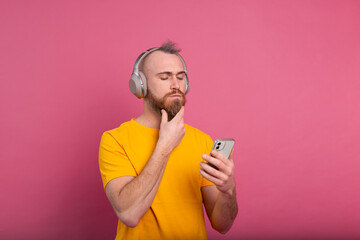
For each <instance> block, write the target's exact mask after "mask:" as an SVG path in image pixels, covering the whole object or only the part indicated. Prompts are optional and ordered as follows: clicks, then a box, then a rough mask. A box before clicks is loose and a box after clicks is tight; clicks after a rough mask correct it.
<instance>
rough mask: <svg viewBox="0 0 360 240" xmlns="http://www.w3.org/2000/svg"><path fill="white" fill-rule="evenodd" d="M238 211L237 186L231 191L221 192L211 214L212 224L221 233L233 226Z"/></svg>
mask: <svg viewBox="0 0 360 240" xmlns="http://www.w3.org/2000/svg"><path fill="white" fill-rule="evenodd" d="M237 212H238V206H237V201H236V191H235V188H234V189H233V191H231V194H229V193H226V194H225V193H223V192H219V194H218V196H217V199H216V202H215V205H214V209H213V211H212V214H211V225H212V227H213V228H214V229H216V230H217V231H219V232H221V233H226V232H227V231H229V229H230V228H231V226H232V224H233V222H234V220H235V217H236V215H237Z"/></svg>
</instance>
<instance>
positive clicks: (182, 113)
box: [173, 106, 185, 120]
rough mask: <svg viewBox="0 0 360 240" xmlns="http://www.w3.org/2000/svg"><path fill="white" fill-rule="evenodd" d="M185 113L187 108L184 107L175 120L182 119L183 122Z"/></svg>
mask: <svg viewBox="0 0 360 240" xmlns="http://www.w3.org/2000/svg"><path fill="white" fill-rule="evenodd" d="M184 112H185V108H184V106H182V107H181V108H180V111H179V112H178V113H177V114H176V115H175V117H174V118H173V120H175V119H176V120H177V119H182V120H184Z"/></svg>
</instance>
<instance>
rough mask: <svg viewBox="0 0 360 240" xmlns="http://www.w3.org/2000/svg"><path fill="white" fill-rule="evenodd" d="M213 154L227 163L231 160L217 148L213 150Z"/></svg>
mask: <svg viewBox="0 0 360 240" xmlns="http://www.w3.org/2000/svg"><path fill="white" fill-rule="evenodd" d="M211 156H213V157H214V158H216V159H219V160H221V161H222V162H223V163H224V164H225V165H227V164H228V162H229V159H227V158H226V157H225V156H224V155H223V154H222V153H220V152H218V151H216V150H212V151H211Z"/></svg>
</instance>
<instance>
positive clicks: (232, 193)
mask: <svg viewBox="0 0 360 240" xmlns="http://www.w3.org/2000/svg"><path fill="white" fill-rule="evenodd" d="M220 193H221V194H222V195H223V196H224V197H226V198H233V197H234V196H236V188H235V186H233V187H232V188H230V189H229V190H227V191H224V192H223V191H220Z"/></svg>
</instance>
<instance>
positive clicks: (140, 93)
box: [129, 47, 190, 98]
mask: <svg viewBox="0 0 360 240" xmlns="http://www.w3.org/2000/svg"><path fill="white" fill-rule="evenodd" d="M156 50H159V48H158V47H156V48H151V49H149V50H147V51H145V52H143V53H142V54H140V56H139V57H138V58H137V59H136V61H135V64H134V69H133V73H132V74H131V77H130V80H129V88H130V91H131V92H132V93H133V94H134V95H135V96H136V97H138V98H143V97H145V96H146V95H147V92H148V90H147V89H148V88H147V80H146V77H145V74H144V73H143V72H141V71H139V65H140V63H141V61H142V60H143V59H144V58H145V57H146V56H147V55H149V54H150V53H152V52H154V51H156ZM176 55H178V56H179V58H180V60H181V62H182V64H183V66H184V72H185V80H186V87H185V94H186V93H188V92H189V90H190V82H189V78H188V76H187V69H186V64H185V61H184V59H183V58H182V57H181V56H180V54H178V53H176Z"/></svg>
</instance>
